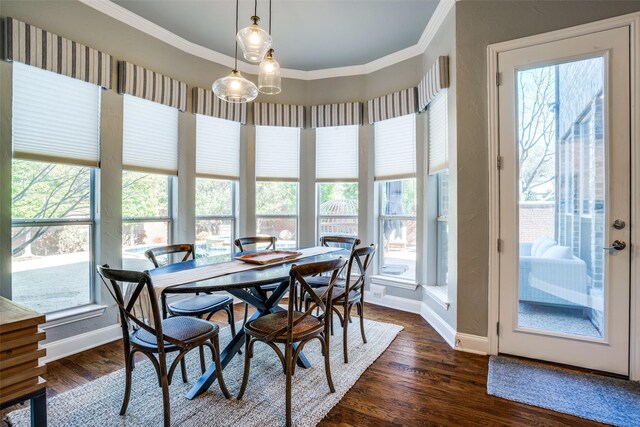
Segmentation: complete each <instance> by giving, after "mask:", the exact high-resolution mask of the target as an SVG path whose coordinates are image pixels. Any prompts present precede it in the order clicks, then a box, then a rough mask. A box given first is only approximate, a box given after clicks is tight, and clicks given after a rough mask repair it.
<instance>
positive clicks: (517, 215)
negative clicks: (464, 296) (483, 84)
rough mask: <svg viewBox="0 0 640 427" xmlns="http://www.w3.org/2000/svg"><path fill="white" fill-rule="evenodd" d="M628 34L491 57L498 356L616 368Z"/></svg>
mask: <svg viewBox="0 0 640 427" xmlns="http://www.w3.org/2000/svg"><path fill="white" fill-rule="evenodd" d="M628 46H629V33H628V28H626V27H624V28H619V29H615V30H609V31H604V32H600V33H597V34H590V35H586V36H581V37H575V38H571V39H567V40H562V41H557V42H551V43H546V44H543V45H536V46H532V47H527V48H522V49H517V50H513V51H509V52H505V53H503V54H500V56H499V59H498V61H499V68H500V72H501V73H502V74H503V79H504V81H503V85H502V86H500V87H499V102H500V154H501V156H502V157H503V158H504V169H503V170H502V171H501V174H500V191H501V194H500V197H501V219H500V233H501V239H502V240H503V241H504V242H505V245H504V249H503V251H502V253H501V259H500V264H501V276H500V329H499V351H500V352H503V353H509V354H515V355H520V356H524V357H531V358H536V359H542V360H549V361H555V362H559V363H565V364H571V365H576V366H582V367H588V368H593V369H599V370H603V371H609V372H615V373H619V374H626V373H627V372H628V352H629V349H628V327H629V305H628V297H629V247H628V245H629V240H628V239H629V224H628V221H629V216H630V202H629V200H630V190H629V181H630V141H629V123H630V122H629V72H628V69H629V56H628V49H629V47H628Z"/></svg>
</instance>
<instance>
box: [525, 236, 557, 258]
mask: <svg viewBox="0 0 640 427" xmlns="http://www.w3.org/2000/svg"><path fill="white" fill-rule="evenodd" d="M555 244H556V242H555V240H553V239H552V238H550V237H547V236H544V237H541V238H539V239H538V240H536V241H535V242H534V243H533V245H532V246H531V256H534V257H538V258H540V257H541V256H542V254H544V253H545V252H546V251H547V249H549V248H550V247H551V246H554V245H555Z"/></svg>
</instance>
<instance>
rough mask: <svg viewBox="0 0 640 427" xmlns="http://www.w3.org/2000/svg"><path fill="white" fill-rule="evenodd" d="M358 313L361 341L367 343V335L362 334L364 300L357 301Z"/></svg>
mask: <svg viewBox="0 0 640 427" xmlns="http://www.w3.org/2000/svg"><path fill="white" fill-rule="evenodd" d="M358 314H359V315H360V334H361V335H362V342H363V343H365V344H366V343H367V337H366V336H365V334H364V302H362V301H360V302H359V303H358Z"/></svg>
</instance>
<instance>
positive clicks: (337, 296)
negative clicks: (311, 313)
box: [304, 286, 360, 302]
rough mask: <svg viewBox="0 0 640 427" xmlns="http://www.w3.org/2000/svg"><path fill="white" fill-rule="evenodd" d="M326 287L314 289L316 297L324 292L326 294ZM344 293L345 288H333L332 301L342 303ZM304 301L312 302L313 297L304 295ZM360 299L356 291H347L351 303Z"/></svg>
mask: <svg viewBox="0 0 640 427" xmlns="http://www.w3.org/2000/svg"><path fill="white" fill-rule="evenodd" d="M326 290H327V287H326V286H325V287H322V288H316V290H315V291H316V294H318V295H322V294H323V293H324V292H326ZM344 291H345V288H337V287H335V286H334V287H333V301H334V302H336V301H343V299H344ZM304 299H305V300H307V301H313V297H312V296H311V295H309V294H306V295H305V296H304ZM359 299H360V292H357V291H349V301H350V302H353V301H357V300H359Z"/></svg>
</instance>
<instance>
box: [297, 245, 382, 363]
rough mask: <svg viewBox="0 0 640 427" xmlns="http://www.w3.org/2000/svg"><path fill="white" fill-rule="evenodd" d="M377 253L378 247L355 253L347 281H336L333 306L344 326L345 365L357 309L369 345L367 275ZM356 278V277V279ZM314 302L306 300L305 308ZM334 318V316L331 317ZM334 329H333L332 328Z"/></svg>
mask: <svg viewBox="0 0 640 427" xmlns="http://www.w3.org/2000/svg"><path fill="white" fill-rule="evenodd" d="M375 253H376V246H375V245H373V244H372V245H371V246H365V247H362V248H358V249H356V250H354V251H353V253H352V254H351V256H350V257H349V263H348V264H347V277H346V279H344V280H343V279H338V280H336V284H335V290H334V291H333V295H332V298H333V301H332V304H331V307H332V310H333V312H335V313H336V314H337V315H338V318H339V319H340V324H341V325H342V342H343V345H342V347H343V350H344V363H349V352H348V350H347V338H348V328H349V323H350V322H351V310H352V309H353V307H354V306H355V307H356V310H357V311H358V316H360V334H361V335H362V342H364V343H365V344H366V343H367V337H366V335H365V333H364V285H365V282H366V275H367V271H368V269H369V266H370V265H371V261H373V257H374V255H375ZM354 265H355V266H356V267H357V269H356V271H357V274H355V275H354V274H353V272H352V268H353V267H354ZM354 276H355V277H354ZM325 289H326V288H316V292H318V293H321V294H326V292H325ZM313 302H314V300H313V298H310V297H309V295H307V296H306V298H305V308H308V307H309V306H310V305H311V304H312V303H313ZM331 317H333V316H331ZM332 322H333V319H332V320H331V323H332ZM332 329H333V328H332Z"/></svg>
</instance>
